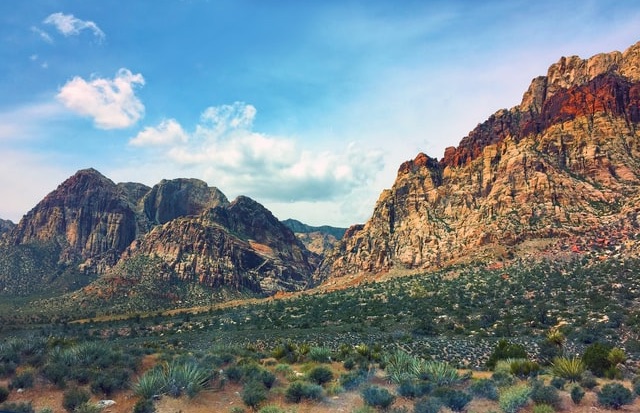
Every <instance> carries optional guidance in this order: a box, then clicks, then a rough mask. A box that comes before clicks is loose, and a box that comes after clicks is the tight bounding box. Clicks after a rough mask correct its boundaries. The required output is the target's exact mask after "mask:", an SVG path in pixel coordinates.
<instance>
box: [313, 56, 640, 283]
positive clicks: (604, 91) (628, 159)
mask: <svg viewBox="0 0 640 413" xmlns="http://www.w3.org/2000/svg"><path fill="white" fill-rule="evenodd" d="M639 68H640V43H638V44H636V45H634V46H632V47H631V48H629V49H628V50H627V51H625V52H624V53H619V52H614V53H609V54H601V55H597V56H594V57H592V58H590V59H586V60H582V59H580V58H578V57H570V58H562V59H561V60H560V61H559V62H558V63H556V64H554V65H552V66H551V67H550V68H549V71H548V74H547V76H545V77H539V78H536V79H534V80H533V82H532V84H531V87H530V88H529V90H528V91H527V92H526V93H525V94H524V97H523V100H522V103H521V104H520V105H519V106H517V107H514V108H512V109H510V110H500V111H498V112H496V113H495V114H494V115H493V116H491V117H490V118H489V119H488V120H487V121H486V122H484V123H482V124H480V125H478V126H477V127H476V128H475V129H474V130H473V131H472V132H471V133H469V135H468V136H467V137H465V138H464V139H462V141H461V142H460V145H459V146H458V147H457V148H448V149H447V150H446V152H445V155H444V158H443V159H442V160H440V161H438V160H436V159H433V158H430V157H428V156H426V155H424V154H419V155H418V156H417V157H416V158H415V159H414V160H413V161H408V162H405V163H404V164H403V165H402V166H401V167H400V168H399V171H398V176H397V178H396V181H395V183H394V185H393V187H392V188H391V189H390V190H386V191H384V192H383V193H382V194H381V196H380V198H379V199H378V202H377V203H376V206H375V209H374V213H373V216H372V218H371V219H370V220H369V221H368V222H367V223H366V224H365V225H364V226H363V227H361V228H353V229H351V230H350V231H349V232H348V234H347V235H345V237H344V238H343V241H342V242H341V243H340V245H339V246H338V247H337V248H336V249H335V250H334V251H333V252H332V253H331V255H330V256H329V257H328V258H327V259H326V260H325V261H324V262H323V264H322V266H321V268H320V270H319V272H318V274H317V277H318V278H321V279H324V278H326V277H328V276H329V275H330V274H332V275H334V276H340V275H345V274H349V273H358V272H371V273H377V272H383V271H389V270H391V269H393V268H396V269H409V270H411V269H426V268H435V267H438V266H441V265H445V264H448V263H453V262H459V261H461V260H471V259H474V258H484V259H503V258H509V257H511V256H514V254H515V255H518V254H520V255H521V254H535V253H543V252H549V251H550V250H554V249H555V250H556V251H561V250H563V249H564V248H574V249H580V247H578V246H582V247H581V248H582V249H583V250H584V249H585V246H587V247H589V246H592V247H593V248H594V249H595V250H597V251H600V252H602V253H611V251H616V253H625V252H627V253H632V252H633V251H637V248H638V247H637V245H636V244H637V242H636V240H635V234H637V233H638V231H639V227H638V215H639V213H640V204H639V203H638V200H639V199H640V197H639V195H640V136H639V132H638V129H639V128H638V126H639V125H638V124H639V122H640V69H639ZM598 243H601V244H603V245H596V244H598ZM534 245H537V246H538V247H532V246H534ZM604 245H606V246H607V247H606V248H605V247H604ZM603 250H611V251H609V252H606V251H604V252H603Z"/></svg>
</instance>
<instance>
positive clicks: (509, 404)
mask: <svg viewBox="0 0 640 413" xmlns="http://www.w3.org/2000/svg"><path fill="white" fill-rule="evenodd" d="M530 394H531V388H530V387H529V386H527V385H526V384H520V385H517V386H512V387H509V388H506V389H504V390H503V391H502V392H501V393H500V398H499V399H498V404H499V405H500V408H501V409H502V410H503V411H504V412H505V413H517V412H518V411H519V410H520V409H522V408H523V407H524V406H526V405H527V403H529V395H530Z"/></svg>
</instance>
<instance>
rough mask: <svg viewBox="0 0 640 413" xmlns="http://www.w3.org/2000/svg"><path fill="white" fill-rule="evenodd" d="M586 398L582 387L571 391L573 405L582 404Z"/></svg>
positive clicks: (576, 387) (575, 387)
mask: <svg viewBox="0 0 640 413" xmlns="http://www.w3.org/2000/svg"><path fill="white" fill-rule="evenodd" d="M583 397H584V390H582V387H580V386H573V388H572V389H571V401H572V402H573V404H580V402H581V401H582V398H583Z"/></svg>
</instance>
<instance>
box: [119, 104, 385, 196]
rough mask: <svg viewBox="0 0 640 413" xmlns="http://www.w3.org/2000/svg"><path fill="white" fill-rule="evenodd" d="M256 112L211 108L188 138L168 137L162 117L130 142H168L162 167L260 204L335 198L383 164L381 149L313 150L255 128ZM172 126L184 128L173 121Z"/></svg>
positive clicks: (246, 108) (246, 107)
mask: <svg viewBox="0 0 640 413" xmlns="http://www.w3.org/2000/svg"><path fill="white" fill-rule="evenodd" d="M255 115H256V109H255V107H253V106H252V105H247V104H245V103H241V102H236V103H234V104H233V105H222V106H217V107H210V108H207V109H206V110H205V111H204V112H203V114H202V117H201V121H200V123H199V124H198V125H196V127H195V128H194V132H193V133H190V134H188V136H186V138H185V135H182V134H174V135H173V136H174V137H173V138H171V139H169V138H166V135H168V133H161V132H160V131H165V132H166V131H168V129H169V127H168V125H167V123H166V121H165V122H163V123H161V124H160V125H159V126H157V127H155V128H145V129H144V130H143V131H142V132H141V133H140V134H138V135H137V136H136V137H135V138H133V139H132V140H131V141H130V144H131V145H139V146H142V144H143V143H145V144H158V143H159V142H162V144H165V145H167V152H166V158H165V159H164V161H163V168H166V167H167V166H168V165H169V164H170V165H171V167H172V168H174V169H181V168H188V169H189V170H190V171H191V172H192V173H195V174H196V176H199V177H201V178H204V179H206V180H207V181H209V182H210V183H211V184H213V185H215V186H218V187H219V188H221V189H222V190H223V191H225V192H226V193H227V195H229V196H234V195H240V194H242V195H248V196H251V197H254V198H255V199H257V200H258V201H259V202H265V201H273V202H280V203H289V202H300V201H308V202H324V201H329V200H337V199H340V198H342V197H344V196H346V195H348V194H350V193H352V192H353V191H354V190H356V189H358V188H361V187H366V186H367V185H368V184H370V183H371V182H373V180H374V178H375V176H376V174H377V173H378V172H379V171H380V170H381V169H382V167H383V162H382V158H383V157H382V154H381V153H380V152H378V151H373V150H364V149H362V148H359V147H357V145H355V144H350V145H348V146H347V147H346V148H345V147H338V148H336V151H317V150H314V148H300V147H299V145H298V144H297V142H296V141H295V140H294V139H291V138H285V137H280V136H270V135H268V134H264V133H259V132H255V131H253V130H252V129H253V119H254V118H255ZM171 128H172V129H173V130H174V131H180V132H182V131H183V129H182V127H181V126H180V125H178V124H177V123H175V124H172V125H171ZM176 137H179V138H180V139H177V138H176ZM167 160H168V161H169V162H167Z"/></svg>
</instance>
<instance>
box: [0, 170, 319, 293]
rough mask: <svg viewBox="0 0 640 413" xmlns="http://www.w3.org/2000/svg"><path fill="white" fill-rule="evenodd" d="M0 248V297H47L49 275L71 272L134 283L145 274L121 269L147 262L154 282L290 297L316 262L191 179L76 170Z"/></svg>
mask: <svg viewBox="0 0 640 413" xmlns="http://www.w3.org/2000/svg"><path fill="white" fill-rule="evenodd" d="M0 249H2V251H0V256H2V258H0V292H2V291H3V290H4V292H8V293H13V294H29V293H31V292H34V291H42V290H46V289H47V284H49V283H51V282H52V279H53V278H55V277H56V275H55V274H62V273H65V272H69V271H71V272H81V273H85V274H93V275H94V276H95V275H108V277H107V278H108V279H110V280H115V281H113V282H116V283H117V282H120V281H121V280H120V278H121V277H120V276H124V277H125V278H127V279H128V280H129V281H127V282H134V283H135V282H139V281H140V280H139V278H140V277H141V275H140V274H142V273H143V272H144V271H140V272H139V273H136V271H133V272H132V271H130V270H128V269H130V268H134V267H135V266H132V265H127V264H126V261H127V260H132V261H135V262H142V261H144V259H145V257H146V258H149V259H151V260H154V262H156V263H158V262H160V263H161V264H159V267H158V268H161V270H159V273H158V278H159V280H167V279H169V280H171V279H174V280H180V281H186V282H193V283H197V284H200V285H202V286H207V287H213V288H220V287H228V288H231V289H238V290H240V289H244V290H245V291H252V292H255V293H272V292H275V291H291V290H299V289H302V288H304V287H306V286H307V284H308V283H309V280H310V277H311V274H312V273H313V272H314V270H315V268H316V267H317V264H318V261H319V257H318V256H317V255H316V254H314V253H311V252H309V251H308V250H307V249H306V248H305V247H304V245H303V244H302V243H301V242H300V241H299V240H298V239H297V238H296V237H295V235H294V234H293V232H292V231H291V230H290V229H289V228H287V227H286V226H285V225H284V224H282V223H281V222H280V221H278V220H277V219H276V218H275V217H274V216H273V215H272V214H271V213H270V212H269V211H268V210H267V209H265V208H264V207H263V206H262V205H260V204H259V203H257V202H255V201H253V200H251V199H249V198H246V197H239V198H238V199H236V200H235V201H233V202H229V201H228V200H227V198H226V197H225V196H224V194H223V193H222V192H220V191H219V190H218V189H217V188H212V187H209V186H208V185H207V184H206V183H205V182H203V181H199V180H197V179H174V180H163V181H161V182H160V183H159V184H157V185H155V186H154V187H153V188H149V187H147V186H145V185H142V184H136V183H122V184H115V183H114V182H112V181H111V180H109V179H108V178H106V177H104V176H103V175H102V174H100V173H99V172H98V171H96V170H94V169H87V170H81V171H78V172H77V173H76V174H75V175H73V176H72V177H70V178H69V179H67V180H66V181H65V182H63V183H62V184H61V185H60V186H59V187H58V188H57V189H56V190H54V191H53V192H51V193H50V194H49V195H47V196H46V197H45V198H44V199H43V200H42V201H41V202H40V203H38V205H36V207H35V208H33V209H32V210H31V211H29V213H27V214H26V215H25V216H24V217H23V218H22V220H20V222H19V223H18V224H17V225H16V226H15V227H14V228H11V229H8V232H7V233H6V234H5V236H4V239H3V240H2V242H1V243H0ZM38 257H41V258H38ZM38 260H44V261H46V268H44V269H43V264H41V265H39V266H38V265H37V264H35V262H36V261H38ZM141 260H142V261H141ZM158 260H159V261H158ZM38 267H41V268H40V269H39V268H38ZM123 268H127V270H126V271H124V270H123ZM123 271H124V272H123ZM121 272H123V273H122V274H121ZM160 272H161V274H160ZM118 280H120V281H118ZM132 280H133V281H132ZM104 285H105V283H104V282H102V284H101V287H100V288H105V287H104ZM159 288H162V287H160V286H159ZM88 289H89V290H92V289H93V287H92V286H89V287H88Z"/></svg>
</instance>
